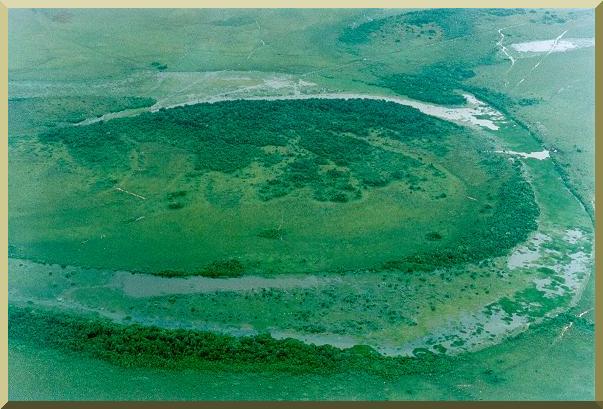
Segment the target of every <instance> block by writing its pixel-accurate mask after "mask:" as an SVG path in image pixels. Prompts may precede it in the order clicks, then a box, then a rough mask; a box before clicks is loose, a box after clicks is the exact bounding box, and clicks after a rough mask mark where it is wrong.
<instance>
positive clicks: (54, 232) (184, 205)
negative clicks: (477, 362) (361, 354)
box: [9, 100, 538, 277]
mask: <svg viewBox="0 0 603 409" xmlns="http://www.w3.org/2000/svg"><path fill="white" fill-rule="evenodd" d="M492 150H493V147H492V146H491V145H490V144H489V143H488V142H487V141H486V140H485V139H484V137H483V135H480V134H478V133H476V132H474V131H471V130H470V129H467V128H463V127H460V126H457V125H454V124H452V123H449V122H445V121H441V120H438V119H435V118H432V117H429V116H426V115H423V114H421V113H420V112H419V111H417V110H414V109H412V108H409V107H404V106H400V105H397V104H394V103H387V102H379V101H371V100H348V101H345V100H301V101H233V102H222V103H215V104H199V105H194V106H187V107H181V108H175V109H169V110H162V111H159V112H157V113H145V114H142V115H139V116H136V117H130V118H122V119H115V120H111V121H108V122H100V123H96V124H93V125H88V126H77V127H63V128H57V129H54V130H52V131H49V132H46V133H43V134H41V135H40V137H39V142H38V145H37V149H31V147H27V148H20V147H19V146H15V147H13V148H12V152H11V180H10V183H9V184H10V186H9V190H10V194H11V195H12V196H11V197H12V199H11V203H10V205H11V209H10V210H11V212H10V220H9V229H10V242H11V243H10V244H11V247H10V252H11V255H13V256H18V257H25V258H33V259H37V260H41V261H47V262H54V263H59V264H73V265H81V266H91V267H99V268H108V269H128V270H133V271H141V272H150V273H156V274H162V275H164V276H182V275H189V274H199V275H205V276H210V277H233V276H240V275H243V274H248V273H253V274H277V273H292V272H316V271H342V270H353V269H361V268H368V269H382V268H387V269H401V270H404V271H411V270H417V269H431V268H435V267H438V266H442V265H450V264H454V263H459V262H466V261H476V260H479V259H483V258H486V257H490V256H496V255H501V254H504V253H505V252H506V251H508V249H510V248H511V247H512V246H514V245H515V244H517V243H518V242H521V241H523V240H525V238H526V237H527V234H528V233H529V232H530V231H532V230H534V229H535V227H536V225H535V218H536V216H537V213H538V210H537V207H536V204H535V202H534V198H533V194H532V190H531V188H530V186H529V185H528V184H527V182H525V181H524V179H523V177H522V176H521V169H520V167H519V164H518V163H513V162H509V161H508V159H507V158H502V157H500V156H498V155H497V154H494V153H491V151H492ZM39 180H44V183H43V185H41V184H40V183H39Z"/></svg>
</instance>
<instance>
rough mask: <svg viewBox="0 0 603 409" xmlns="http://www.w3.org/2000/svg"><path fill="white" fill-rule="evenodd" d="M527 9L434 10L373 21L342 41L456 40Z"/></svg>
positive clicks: (344, 35)
mask: <svg viewBox="0 0 603 409" xmlns="http://www.w3.org/2000/svg"><path fill="white" fill-rule="evenodd" d="M525 13H526V11H525V10H524V9H478V10H475V9H445V8H441V9H440V8H438V9H430V10H417V11H411V12H407V13H404V14H400V15H395V16H391V17H386V18H382V19H378V20H372V21H370V22H367V23H363V24H361V25H359V26H354V27H348V28H346V29H345V30H344V31H343V33H342V34H341V36H340V37H339V40H340V41H341V42H343V43H345V44H350V45H353V44H363V43H367V42H369V41H370V40H371V39H373V38H375V37H382V38H391V37H394V38H397V39H401V40H404V39H405V37H409V36H410V37H418V38H420V37H426V38H428V39H430V40H431V39H433V38H436V37H443V38H445V39H452V38H456V37H462V36H466V35H468V34H471V33H472V32H473V30H474V26H475V25H476V23H477V22H479V19H480V18H483V17H484V16H501V15H503V16H504V15H513V14H525Z"/></svg>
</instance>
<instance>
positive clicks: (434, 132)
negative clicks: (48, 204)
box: [40, 100, 460, 209]
mask: <svg viewBox="0 0 603 409" xmlns="http://www.w3.org/2000/svg"><path fill="white" fill-rule="evenodd" d="M300 108H301V109H300ZM451 132H460V129H459V127H457V126H455V125H453V124H451V123H446V122H444V121H441V120H437V119H433V118H431V117H428V116H425V115H423V114H421V113H420V112H419V111H416V110H414V109H412V108H407V107H400V106H398V105H396V104H394V103H391V102H388V103H382V102H378V101H366V100H352V101H346V102H345V103H342V102H341V101H332V100H309V101H303V102H298V101H272V102H266V101H232V102H222V103H215V104H199V105H196V106H187V107H180V108H174V109H169V110H161V111H160V112H158V113H153V114H148V113H146V114H142V115H140V116H138V117H135V118H126V119H120V120H113V121H108V122H100V123H98V124H93V125H90V126H86V127H69V128H59V129H55V130H53V131H50V132H48V133H45V134H42V135H41V136H40V141H41V142H42V143H46V144H52V143H63V144H64V145H65V146H66V147H67V149H68V150H69V152H70V153H71V156H72V157H73V158H74V159H75V160H79V161H81V162H82V165H83V166H86V167H87V168H92V169H98V168H102V169H104V168H106V167H107V165H109V166H111V167H117V166H124V165H127V163H128V157H129V155H130V151H131V150H132V149H134V148H135V147H136V146H137V145H138V144H141V143H145V142H153V143H160V144H163V145H165V146H174V147H178V148H180V149H182V150H185V151H188V152H190V153H191V154H192V155H193V157H194V170H195V172H196V173H197V174H203V173H207V172H211V171H216V172H223V173H233V172H236V171H240V170H242V169H244V168H246V167H248V166H249V165H251V164H252V163H253V162H259V163H261V164H262V165H264V166H266V167H270V168H271V170H272V171H273V173H274V174H275V175H274V177H271V178H269V179H268V180H266V181H265V182H264V183H261V184H259V185H257V189H258V192H259V194H260V197H261V198H262V200H271V199H273V198H275V197H281V196H284V195H286V194H288V193H290V192H293V191H294V190H296V189H303V188H306V187H308V188H310V190H311V191H312V193H313V194H312V196H313V198H314V199H316V200H319V201H331V202H347V201H349V200H354V199H358V198H360V197H361V196H362V190H363V189H366V188H369V187H383V186H386V185H388V184H389V183H390V182H392V181H394V180H402V181H405V182H406V183H407V184H409V185H411V186H412V185H416V186H417V188H418V187H419V186H420V180H417V177H416V173H417V172H418V170H417V169H418V168H420V167H421V166H422V165H423V164H422V163H421V160H420V159H417V158H414V157H412V156H408V155H404V154H403V153H401V152H391V151H390V150H387V149H385V148H384V147H378V146H373V145H371V144H370V143H369V142H368V141H367V140H366V139H367V138H368V137H369V136H371V135H372V134H377V135H379V136H384V137H386V138H388V139H392V140H394V141H399V142H406V141H409V140H417V139H419V138H429V139H431V140H433V139H435V138H439V137H440V135H441V134H443V133H451ZM431 169H432V170H433V171H434V173H437V170H436V169H435V168H433V166H432V168H431ZM440 174H441V172H440ZM185 195H186V192H183V191H181V192H179V193H177V194H174V193H170V194H169V195H168V199H169V200H170V205H169V206H170V208H172V209H177V208H181V207H183V206H182V205H181V204H180V202H179V201H178V200H177V199H178V198H180V197H183V196H185Z"/></svg>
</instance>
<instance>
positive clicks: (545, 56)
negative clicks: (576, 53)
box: [514, 30, 569, 88]
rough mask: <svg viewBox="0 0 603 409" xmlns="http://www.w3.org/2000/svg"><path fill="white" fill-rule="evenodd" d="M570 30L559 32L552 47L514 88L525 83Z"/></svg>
mask: <svg viewBox="0 0 603 409" xmlns="http://www.w3.org/2000/svg"><path fill="white" fill-rule="evenodd" d="M568 31H569V30H565V31H564V32H563V33H561V34H559V35H558V36H557V37H556V38H555V40H553V44H552V45H551V48H549V50H548V51H547V52H546V54H544V55H543V56H542V57H541V58H540V59H539V60H538V62H537V63H536V64H534V66H533V67H532V68H531V69H530V71H528V73H527V74H526V76H525V77H523V78H522V79H520V80H519V82H518V83H517V84H516V85H515V87H514V88H517V87H518V86H519V85H521V84H523V83H524V82H525V80H526V79H528V78H529V77H530V75H531V74H532V73H533V72H534V70H535V69H536V68H538V67H540V65H541V64H542V63H543V62H544V60H545V59H546V58H547V57H548V56H549V55H550V54H551V53H552V52H553V51H554V50H555V47H557V44H559V41H561V39H562V38H563V36H564V35H565V34H566V33H567V32H568Z"/></svg>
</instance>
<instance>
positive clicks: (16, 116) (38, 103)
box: [8, 96, 156, 139]
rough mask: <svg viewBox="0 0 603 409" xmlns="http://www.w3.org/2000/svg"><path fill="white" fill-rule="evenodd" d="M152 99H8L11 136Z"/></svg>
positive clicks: (145, 103)
mask: <svg viewBox="0 0 603 409" xmlns="http://www.w3.org/2000/svg"><path fill="white" fill-rule="evenodd" d="M155 102H156V101H155V100H154V99H153V98H146V97H144V98H143V97H99V96H94V97H91V96H80V97H50V98H48V97H34V98H9V100H8V118H9V122H10V134H11V137H12V138H13V139H14V138H16V137H19V136H20V137H22V136H24V134H31V131H30V129H31V128H33V129H36V130H37V131H43V130H45V129H48V128H54V127H56V126H57V125H62V124H64V123H69V124H71V123H77V122H81V121H83V120H85V119H90V118H94V117H98V116H102V115H104V114H106V113H109V112H118V111H122V110H124V109H136V108H143V107H149V106H151V105H153V104H154V103H155Z"/></svg>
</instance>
